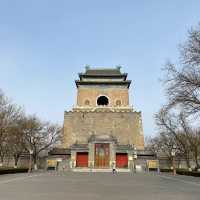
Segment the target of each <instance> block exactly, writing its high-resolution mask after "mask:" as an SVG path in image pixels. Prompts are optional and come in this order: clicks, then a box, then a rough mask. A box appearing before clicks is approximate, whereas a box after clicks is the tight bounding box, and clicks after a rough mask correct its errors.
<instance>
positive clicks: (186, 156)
mask: <svg viewBox="0 0 200 200" xmlns="http://www.w3.org/2000/svg"><path fill="white" fill-rule="evenodd" d="M185 161H186V165H187V168H188V169H190V168H191V165H190V158H189V156H188V154H187V153H186V155H185Z"/></svg>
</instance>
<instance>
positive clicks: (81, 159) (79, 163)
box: [76, 152, 88, 167]
mask: <svg viewBox="0 0 200 200" xmlns="http://www.w3.org/2000/svg"><path fill="white" fill-rule="evenodd" d="M76 167H88V153H87V152H77V154H76Z"/></svg>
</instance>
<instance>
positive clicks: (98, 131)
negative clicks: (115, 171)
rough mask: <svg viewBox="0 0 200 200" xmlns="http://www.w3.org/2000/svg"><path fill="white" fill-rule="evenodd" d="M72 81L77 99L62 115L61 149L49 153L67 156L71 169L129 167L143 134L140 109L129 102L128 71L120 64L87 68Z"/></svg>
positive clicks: (141, 143)
mask: <svg viewBox="0 0 200 200" xmlns="http://www.w3.org/2000/svg"><path fill="white" fill-rule="evenodd" d="M75 82H76V86H77V102H76V105H75V107H74V108H73V109H72V110H71V111H65V114H64V128H63V137H62V149H61V148H60V150H58V149H57V150H54V151H52V152H51V155H54V156H56V155H60V156H63V155H67V158H68V159H70V163H71V164H70V165H71V166H70V167H71V168H83V167H84V168H98V169H99V168H103V169H104V168H111V167H113V165H115V166H116V167H117V168H127V169H129V168H131V167H132V163H133V160H134V153H135V151H136V150H137V151H138V152H139V151H140V152H143V150H144V135H143V127H142V117H141V112H137V111H136V110H135V108H133V107H132V106H131V105H130V102H129V87H130V85H131V81H130V80H127V74H126V73H122V72H121V70H120V67H117V68H111V69H110V68H89V67H87V68H86V71H85V73H80V74H79V79H78V80H76V81H75ZM56 151H57V152H60V153H59V154H58V153H57V154H56V153H55V152H56Z"/></svg>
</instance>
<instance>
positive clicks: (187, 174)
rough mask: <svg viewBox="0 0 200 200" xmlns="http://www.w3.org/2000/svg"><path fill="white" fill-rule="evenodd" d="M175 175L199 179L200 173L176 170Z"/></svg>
mask: <svg viewBox="0 0 200 200" xmlns="http://www.w3.org/2000/svg"><path fill="white" fill-rule="evenodd" d="M176 173H177V174H180V175H185V176H195V177H200V172H197V171H186V170H177V171H176Z"/></svg>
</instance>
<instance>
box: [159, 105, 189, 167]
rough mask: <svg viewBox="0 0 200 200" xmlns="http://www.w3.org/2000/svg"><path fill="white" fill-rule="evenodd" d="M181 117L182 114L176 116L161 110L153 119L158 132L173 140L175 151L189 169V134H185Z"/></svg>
mask: <svg viewBox="0 0 200 200" xmlns="http://www.w3.org/2000/svg"><path fill="white" fill-rule="evenodd" d="M182 116H183V114H182V113H181V114H178V116H176V115H175V114H170V113H169V111H168V110H166V109H164V108H163V109H161V110H160V112H158V113H157V114H156V115H155V118H156V124H157V126H158V127H159V129H160V132H161V133H163V134H164V135H168V136H170V137H172V138H173V142H174V144H176V146H177V150H178V151H179V152H180V153H182V155H183V156H184V158H185V160H186V164H187V167H188V168H190V167H191V166H190V155H191V148H190V147H191V146H190V143H189V142H188V137H189V132H188V133H185V130H184V127H183V124H182V123H181V119H182Z"/></svg>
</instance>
